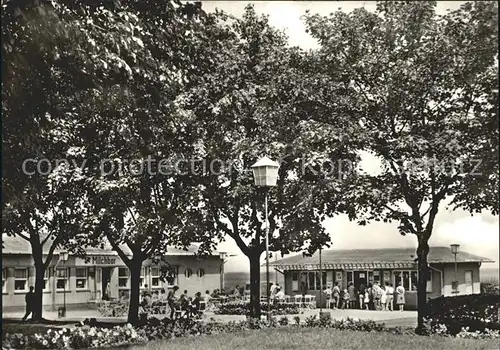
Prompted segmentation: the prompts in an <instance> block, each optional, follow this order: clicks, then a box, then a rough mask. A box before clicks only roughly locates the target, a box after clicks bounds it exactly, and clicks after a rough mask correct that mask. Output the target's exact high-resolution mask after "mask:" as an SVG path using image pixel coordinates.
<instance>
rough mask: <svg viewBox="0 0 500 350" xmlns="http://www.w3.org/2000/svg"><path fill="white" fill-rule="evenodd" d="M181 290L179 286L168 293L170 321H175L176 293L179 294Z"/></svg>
mask: <svg viewBox="0 0 500 350" xmlns="http://www.w3.org/2000/svg"><path fill="white" fill-rule="evenodd" d="M178 290H179V287H177V286H174V288H172V290H170V291H169V292H168V295H167V304H168V307H169V308H170V319H171V320H173V319H174V315H175V299H176V297H175V292H177V291H178Z"/></svg>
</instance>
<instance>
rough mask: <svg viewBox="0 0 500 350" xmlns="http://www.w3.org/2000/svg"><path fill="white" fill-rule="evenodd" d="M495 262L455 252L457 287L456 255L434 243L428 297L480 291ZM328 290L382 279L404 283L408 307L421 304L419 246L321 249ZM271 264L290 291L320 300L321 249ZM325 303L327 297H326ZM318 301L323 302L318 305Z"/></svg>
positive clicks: (394, 283)
mask: <svg viewBox="0 0 500 350" xmlns="http://www.w3.org/2000/svg"><path fill="white" fill-rule="evenodd" d="M488 262H493V261H492V260H490V259H488V258H484V257H480V256H477V255H473V254H469V253H467V252H459V253H458V254H457V255H456V267H457V276H456V278H457V280H458V290H455V289H454V288H453V286H452V282H453V281H455V256H454V255H453V254H452V252H451V250H450V248H449V247H431V248H430V252H429V255H428V264H429V270H430V274H429V280H428V281H427V296H428V298H434V297H439V296H442V295H444V296H452V295H457V294H458V295H463V294H478V293H480V278H479V277H480V276H479V273H480V272H479V267H480V266H481V264H482V263H488ZM321 265H322V279H323V289H325V288H326V287H327V285H330V286H332V285H333V283H334V282H335V281H337V282H339V286H340V287H341V288H343V289H345V288H347V286H348V285H349V283H350V282H353V284H354V286H355V287H356V288H359V287H360V286H361V285H362V284H363V285H367V284H368V283H373V282H375V281H376V282H379V283H380V284H385V282H389V283H392V284H393V286H394V287H396V286H398V285H399V283H400V282H402V283H403V286H404V288H405V290H406V307H407V308H415V307H416V305H417V279H418V268H417V263H416V253H415V249H404V248H403V249H391V248H388V249H355V250H322V254H321ZM270 266H271V267H273V268H274V269H276V270H277V271H278V272H280V273H283V274H284V278H285V294H287V295H297V294H301V293H303V292H304V290H305V291H307V294H309V295H314V296H316V300H317V301H318V300H320V290H321V281H320V265H319V252H316V253H315V254H314V255H313V256H311V257H303V256H302V255H301V254H299V255H295V256H290V257H286V258H283V259H281V260H277V261H274V262H272V263H270ZM322 300H323V306H324V305H325V298H324V297H322ZM318 305H319V304H318Z"/></svg>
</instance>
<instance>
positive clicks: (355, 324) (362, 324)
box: [330, 317, 386, 332]
mask: <svg viewBox="0 0 500 350" xmlns="http://www.w3.org/2000/svg"><path fill="white" fill-rule="evenodd" d="M330 327H331V328H334V329H339V330H350V331H363V332H381V331H384V330H386V328H385V325H384V324H383V323H377V322H375V321H372V320H354V319H352V318H350V317H347V318H346V319H342V320H333V322H332V323H331V326H330Z"/></svg>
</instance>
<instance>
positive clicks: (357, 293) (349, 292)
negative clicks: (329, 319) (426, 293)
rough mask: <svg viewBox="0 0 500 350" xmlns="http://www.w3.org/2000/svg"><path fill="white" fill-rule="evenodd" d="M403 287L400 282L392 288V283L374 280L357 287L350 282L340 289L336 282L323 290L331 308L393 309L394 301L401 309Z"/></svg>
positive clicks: (403, 293) (403, 298)
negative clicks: (383, 283)
mask: <svg viewBox="0 0 500 350" xmlns="http://www.w3.org/2000/svg"><path fill="white" fill-rule="evenodd" d="M405 292H406V291H405V289H404V287H403V284H402V283H399V285H398V286H397V288H394V286H393V285H392V283H389V282H386V283H385V285H382V286H381V285H380V284H379V282H377V281H375V282H373V283H369V284H368V285H367V286H365V285H364V284H361V285H360V287H359V289H358V288H356V287H355V286H354V283H352V282H350V283H349V285H348V287H347V288H345V289H341V288H340V286H339V283H338V282H335V283H334V285H333V287H332V286H331V285H328V286H327V287H326V289H325V290H324V293H325V294H326V300H327V306H328V307H331V308H333V309H354V308H359V309H366V310H383V311H393V310H394V303H396V305H398V307H399V310H400V311H403V309H404V305H405V303H406V301H405Z"/></svg>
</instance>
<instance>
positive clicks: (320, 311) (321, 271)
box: [319, 246, 323, 318]
mask: <svg viewBox="0 0 500 350" xmlns="http://www.w3.org/2000/svg"><path fill="white" fill-rule="evenodd" d="M319 285H320V291H319V317H320V318H321V315H322V314H323V266H321V246H319Z"/></svg>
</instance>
